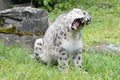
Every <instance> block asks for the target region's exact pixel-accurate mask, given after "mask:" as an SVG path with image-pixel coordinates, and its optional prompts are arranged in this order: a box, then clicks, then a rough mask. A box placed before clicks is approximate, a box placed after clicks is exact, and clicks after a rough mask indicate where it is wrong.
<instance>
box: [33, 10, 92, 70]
mask: <svg viewBox="0 0 120 80" xmlns="http://www.w3.org/2000/svg"><path fill="white" fill-rule="evenodd" d="M90 21H91V17H90V15H89V14H88V12H86V11H84V10H81V9H76V8H75V9H73V10H72V11H70V12H69V13H66V14H62V15H60V16H59V17H58V18H57V19H56V21H55V22H54V23H53V24H52V25H51V26H50V27H49V28H48V29H47V31H46V33H45V35H44V37H43V38H40V39H37V40H36V42H35V44H34V54H35V59H36V61H38V62H39V61H43V62H44V63H46V64H50V63H58V65H59V66H60V67H61V68H63V69H65V68H68V67H69V66H68V62H69V60H70V59H72V60H73V62H74V64H75V66H76V67H79V68H81V66H82V38H81V35H82V33H81V31H82V28H83V27H84V26H85V25H88V24H89V23H90ZM78 24H79V26H80V27H77V26H76V25H78ZM71 57H72V58H71Z"/></svg>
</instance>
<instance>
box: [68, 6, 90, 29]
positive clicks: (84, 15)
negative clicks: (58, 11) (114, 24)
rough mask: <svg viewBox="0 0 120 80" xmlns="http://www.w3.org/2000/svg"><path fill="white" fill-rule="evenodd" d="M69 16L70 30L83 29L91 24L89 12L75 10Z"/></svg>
mask: <svg viewBox="0 0 120 80" xmlns="http://www.w3.org/2000/svg"><path fill="white" fill-rule="evenodd" d="M68 16H69V21H70V24H69V28H70V29H71V30H77V29H82V28H83V27H84V26H86V25H88V24H90V22H91V16H90V15H89V14H88V12H86V11H84V10H81V9H76V8H75V9H73V10H72V11H71V12H70V13H69V14H68Z"/></svg>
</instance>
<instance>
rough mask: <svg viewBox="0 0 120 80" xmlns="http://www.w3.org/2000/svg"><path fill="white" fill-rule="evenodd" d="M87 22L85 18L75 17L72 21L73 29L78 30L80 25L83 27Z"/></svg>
mask: <svg viewBox="0 0 120 80" xmlns="http://www.w3.org/2000/svg"><path fill="white" fill-rule="evenodd" d="M85 24H86V22H85V21H84V20H83V18H78V19H75V20H74V21H73V23H72V27H71V29H72V30H76V29H77V28H79V27H81V28H82V27H83V26H84V25H85Z"/></svg>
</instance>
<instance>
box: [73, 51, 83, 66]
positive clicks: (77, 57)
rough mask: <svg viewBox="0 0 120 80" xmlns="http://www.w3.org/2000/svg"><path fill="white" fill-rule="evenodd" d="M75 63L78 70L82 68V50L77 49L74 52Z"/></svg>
mask: <svg viewBox="0 0 120 80" xmlns="http://www.w3.org/2000/svg"><path fill="white" fill-rule="evenodd" d="M73 62H74V65H75V66H76V68H81V67H82V49H76V50H75V51H74V55H73Z"/></svg>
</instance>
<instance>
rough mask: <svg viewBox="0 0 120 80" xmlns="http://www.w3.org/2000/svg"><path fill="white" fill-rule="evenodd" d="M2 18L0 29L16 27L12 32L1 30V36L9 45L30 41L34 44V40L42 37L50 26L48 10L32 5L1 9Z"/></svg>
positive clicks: (30, 43)
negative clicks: (6, 32)
mask: <svg viewBox="0 0 120 80" xmlns="http://www.w3.org/2000/svg"><path fill="white" fill-rule="evenodd" d="M0 19H1V20H2V21H1V20H0V21H1V22H2V24H3V25H2V26H1V28H0V29H2V28H5V29H4V30H8V29H9V28H11V26H14V27H16V28H15V29H16V30H15V31H13V32H12V33H11V34H10V33H9V34H5V33H3V31H1V33H0V38H1V39H2V40H4V41H5V43H7V45H11V44H16V43H17V44H23V45H28V43H29V46H32V45H33V43H34V40H35V39H36V38H38V37H42V36H43V34H44V33H45V31H46V29H47V28H48V16H47V11H45V10H42V9H36V8H32V7H14V8H11V9H6V10H3V11H0Z"/></svg>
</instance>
